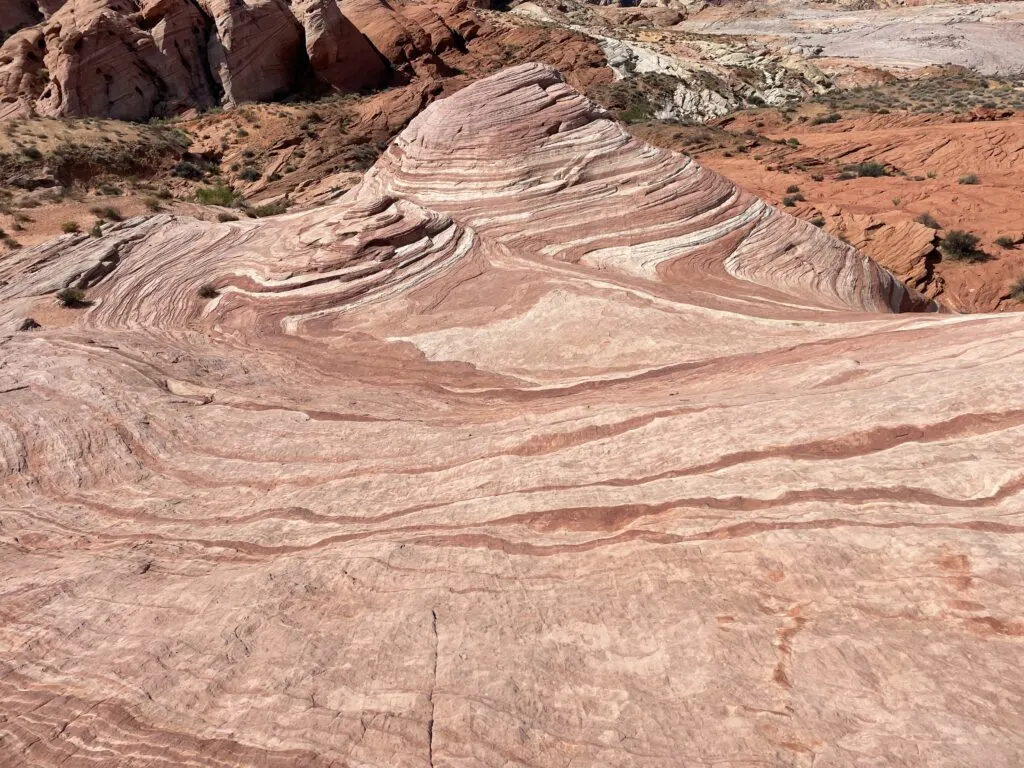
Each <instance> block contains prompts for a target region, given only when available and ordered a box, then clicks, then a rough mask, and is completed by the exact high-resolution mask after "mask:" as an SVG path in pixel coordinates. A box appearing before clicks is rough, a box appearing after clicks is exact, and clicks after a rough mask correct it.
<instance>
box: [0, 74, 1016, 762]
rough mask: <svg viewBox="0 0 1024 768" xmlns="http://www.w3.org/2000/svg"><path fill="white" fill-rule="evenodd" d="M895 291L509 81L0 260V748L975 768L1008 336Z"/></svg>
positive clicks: (999, 490) (542, 89)
mask: <svg viewBox="0 0 1024 768" xmlns="http://www.w3.org/2000/svg"><path fill="white" fill-rule="evenodd" d="M204 284H209V285H212V286H214V287H215V288H216V290H217V295H216V296H215V297H211V298H203V297H202V296H200V295H199V289H200V287H201V286H203V285H204ZM64 285H76V286H80V287H82V288H84V289H85V290H86V292H87V295H88V299H89V300H90V301H91V304H90V305H89V306H86V307H82V308H78V309H58V308H56V307H55V306H54V303H53V297H52V292H53V291H54V290H56V289H58V288H60V287H62V286H64ZM204 293H207V292H204ZM933 308H934V307H932V306H931V305H929V304H928V303H927V302H925V301H924V300H922V299H921V298H920V297H918V296H917V295H916V294H914V293H913V292H911V291H908V290H907V289H905V288H903V287H902V286H901V284H900V283H898V282H897V281H895V280H894V279H892V277H891V276H890V275H889V274H888V273H887V272H885V271H884V270H882V269H880V268H879V267H877V266H876V265H875V264H874V263H873V262H871V261H870V260H868V259H866V258H865V257H863V256H862V255H860V254H859V253H858V252H857V251H855V250H854V249H852V248H851V247H849V246H847V245H845V244H844V243H842V242H841V241H838V240H835V239H832V238H830V237H828V236H827V235H825V234H823V233H821V232H820V231H819V230H817V229H816V228H814V227H813V226H810V225H806V224H803V223H801V222H799V221H797V220H796V219H793V218H791V217H789V216H787V215H785V214H783V213H780V212H778V211H776V210H774V209H773V208H771V207H769V206H767V205H765V204H764V203H762V202H760V201H759V200H757V199H756V198H754V197H752V196H750V195H748V194H747V193H745V192H743V191H741V190H738V189H737V188H736V187H735V186H734V185H732V184H731V183H730V182H728V181H727V180H725V179H723V178H722V177H720V176H717V175H715V174H713V173H711V172H709V171H706V170H704V169H702V168H701V167H699V166H698V165H697V164H696V163H694V162H692V161H691V160H689V159H687V158H686V157H684V156H681V155H677V154H673V153H670V152H667V151H664V150H657V149H654V148H652V147H649V146H647V145H645V144H643V143H641V142H639V141H637V140H635V139H633V138H631V137H630V136H629V135H628V134H627V133H626V132H625V131H624V130H623V129H622V127H621V126H619V125H617V124H616V123H614V122H612V121H610V120H608V119H606V118H605V117H604V116H603V114H602V113H601V112H600V110H598V109H597V108H596V107H594V106H593V105H592V104H590V103H589V102H587V101H586V100H585V99H584V98H582V97H581V96H579V95H578V94H576V93H575V92H574V91H572V90H571V89H570V88H568V87H567V86H566V85H565V84H563V83H562V82H561V81H560V80H559V78H558V77H557V75H556V74H555V73H554V72H553V71H552V70H549V69H547V68H545V67H541V66H537V65H527V66H523V67H517V68H515V69H511V70H506V71H504V72H502V73H500V74H498V75H496V76H494V77H491V78H488V79H486V80H483V81H480V82H479V83H477V84H475V85H473V86H471V87H469V88H467V89H465V90H463V91H460V92H459V93H457V94H456V95H454V96H452V97H450V98H449V99H446V100H443V101H440V102H437V103H435V104H434V105H432V106H431V107H430V108H428V109H427V110H426V111H425V112H424V113H423V114H422V115H420V116H419V117H417V118H416V119H415V120H414V121H413V122H412V123H411V124H410V125H409V126H408V128H407V129H406V130H405V131H404V132H403V133H402V134H401V135H400V136H399V137H398V139H397V140H396V141H394V142H393V143H392V145H391V146H390V147H389V149H388V150H387V152H386V153H385V154H384V156H383V157H382V158H381V160H380V161H379V162H378V164H377V165H376V166H375V167H374V168H373V169H371V170H370V171H369V172H368V174H367V175H366V177H365V179H364V180H363V182H362V183H361V184H360V185H359V186H358V187H357V188H355V189H354V190H352V191H351V192H350V193H348V194H347V195H346V196H345V197H343V198H342V199H341V200H340V201H338V202H337V203H335V204H332V205H329V206H325V207H323V208H318V209H315V210H312V211H308V212H304V213H297V214H292V215H287V216H283V217H278V218H274V219H263V220H259V221H251V222H236V223H227V224H211V223H207V222H198V221H194V220H190V219H184V218H176V217H171V216H155V217H150V218H148V219H134V220H131V221H128V222H125V223H124V224H122V225H120V226H119V227H117V228H116V229H114V230H113V231H112V232H111V233H110V234H109V235H107V236H106V237H104V238H102V239H98V240H95V239H90V238H87V237H84V236H77V235H70V236H67V237H65V238H62V239H61V240H59V241H56V242H54V243H51V244H48V245H45V246H41V247H39V248H36V249H33V250H26V251H23V252H20V253H18V254H17V255H15V256H13V257H11V258H10V259H8V260H6V261H4V262H2V263H0V328H2V329H3V331H4V336H3V338H2V340H0V351H2V357H0V361H2V362H0V457H2V458H0V470H2V471H3V475H2V476H0V477H2V483H3V485H2V486H0V489H2V491H0V494H2V495H0V512H2V514H0V547H2V556H0V584H2V594H0V617H2V618H0V764H4V765H8V764H9V765H39V766H48V765H57V764H60V765H63V766H65V767H66V768H70V767H72V766H75V767H77V766H101V765H139V766H142V765H145V766H157V767H161V768H162V767H164V766H166V767H167V768H170V766H175V767H178V766H236V765H260V766H295V765H304V766H305V765H313V766H346V765H351V766H368V765H379V766H433V767H435V768H436V767H439V766H471V765H488V766H505V765H529V766H565V765H569V764H576V765H606V766H635V765H644V766H676V765H680V764H686V765H708V766H710V765H716V766H750V765H791V766H811V765H812V764H813V765H815V766H817V768H821V766H826V765H831V766H839V765H867V764H875V765H915V766H916V765H920V766H925V765H927V766H962V765H974V764H981V763H984V764H985V765H990V766H1007V767H1008V766H1013V765H1016V764H1017V762H1018V758H1019V755H1020V754H1021V751H1022V750H1024V737H1022V736H1021V731H1020V728H1019V724H1020V720H1021V716H1022V697H1024V683H1022V682H1021V678H1020V675H1019V674H1017V670H1018V669H1019V668H1020V666H1021V662H1022V661H1024V653H1022V648H1024V645H1022V637H1024V625H1022V621H1021V619H1020V616H1021V611H1022V607H1024V606H1022V604H1021V603H1022V597H1021V594H1022V593H1021V590H1020V589H1019V587H1020V584H1021V580H1022V576H1024V574H1022V569H1024V565H1022V563H1024V558H1022V557H1021V555H1022V546H1021V533H1022V532H1024V519H1022V517H1024V516H1022V508H1021V503H1020V498H1021V492H1022V488H1024V478H1022V475H1021V473H1020V466H1019V464H1020V462H1019V456H1020V453H1021V448H1022V443H1024V390H1022V388H1021V387H1020V386H1019V375H1018V372H1017V370H1018V368H1019V363H1018V361H1019V356H1020V350H1021V349H1022V346H1024V345H1022V342H1024V317H1021V316H1016V315H1003V316H950V315H942V314H937V313H926V314H921V313H909V314H898V313H895V310H898V309H905V310H912V309H922V310H927V309H933ZM26 316H32V317H34V318H36V319H37V320H38V321H39V322H40V323H41V324H42V328H40V329H37V330H32V331H26V332H18V331H15V330H14V329H15V328H16V327H17V326H18V324H19V323H20V321H21V319H22V318H24V317H26Z"/></svg>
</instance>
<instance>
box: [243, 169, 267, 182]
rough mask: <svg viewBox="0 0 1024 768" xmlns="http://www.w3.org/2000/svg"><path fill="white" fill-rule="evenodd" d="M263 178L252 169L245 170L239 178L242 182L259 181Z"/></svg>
mask: <svg viewBox="0 0 1024 768" xmlns="http://www.w3.org/2000/svg"><path fill="white" fill-rule="evenodd" d="M261 177H262V174H261V173H260V172H259V171H258V170H256V169H255V168H252V167H248V168H243V169H242V172H241V173H239V174H238V178H240V179H241V180H242V181H259V180H260V178H261Z"/></svg>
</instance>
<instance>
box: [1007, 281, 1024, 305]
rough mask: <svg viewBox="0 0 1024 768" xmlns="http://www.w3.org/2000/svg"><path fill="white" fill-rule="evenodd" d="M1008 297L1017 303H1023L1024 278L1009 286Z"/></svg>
mask: <svg viewBox="0 0 1024 768" xmlns="http://www.w3.org/2000/svg"><path fill="white" fill-rule="evenodd" d="M1010 297H1011V298H1014V299H1016V300H1017V301H1024V277H1022V278H1021V279H1020V280H1018V281H1017V282H1016V283H1014V284H1013V285H1011V286H1010Z"/></svg>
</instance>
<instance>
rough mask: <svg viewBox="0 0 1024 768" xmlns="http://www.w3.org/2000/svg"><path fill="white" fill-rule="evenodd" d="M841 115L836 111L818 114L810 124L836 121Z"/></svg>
mask: <svg viewBox="0 0 1024 768" xmlns="http://www.w3.org/2000/svg"><path fill="white" fill-rule="evenodd" d="M842 119H843V116H842V115H840V114H839V113H838V112H830V113H829V114H827V115H819V116H818V117H816V118H814V119H813V120H812V121H811V125H825V124H826V123H838V122H839V121H840V120H842Z"/></svg>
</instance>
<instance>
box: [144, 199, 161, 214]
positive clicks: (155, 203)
mask: <svg viewBox="0 0 1024 768" xmlns="http://www.w3.org/2000/svg"><path fill="white" fill-rule="evenodd" d="M142 204H143V205H144V206H146V210H147V211H152V212H153V213H158V212H159V211H162V210H163V209H164V205H163V203H161V202H160V199H159V198H157V197H144V198H142Z"/></svg>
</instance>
